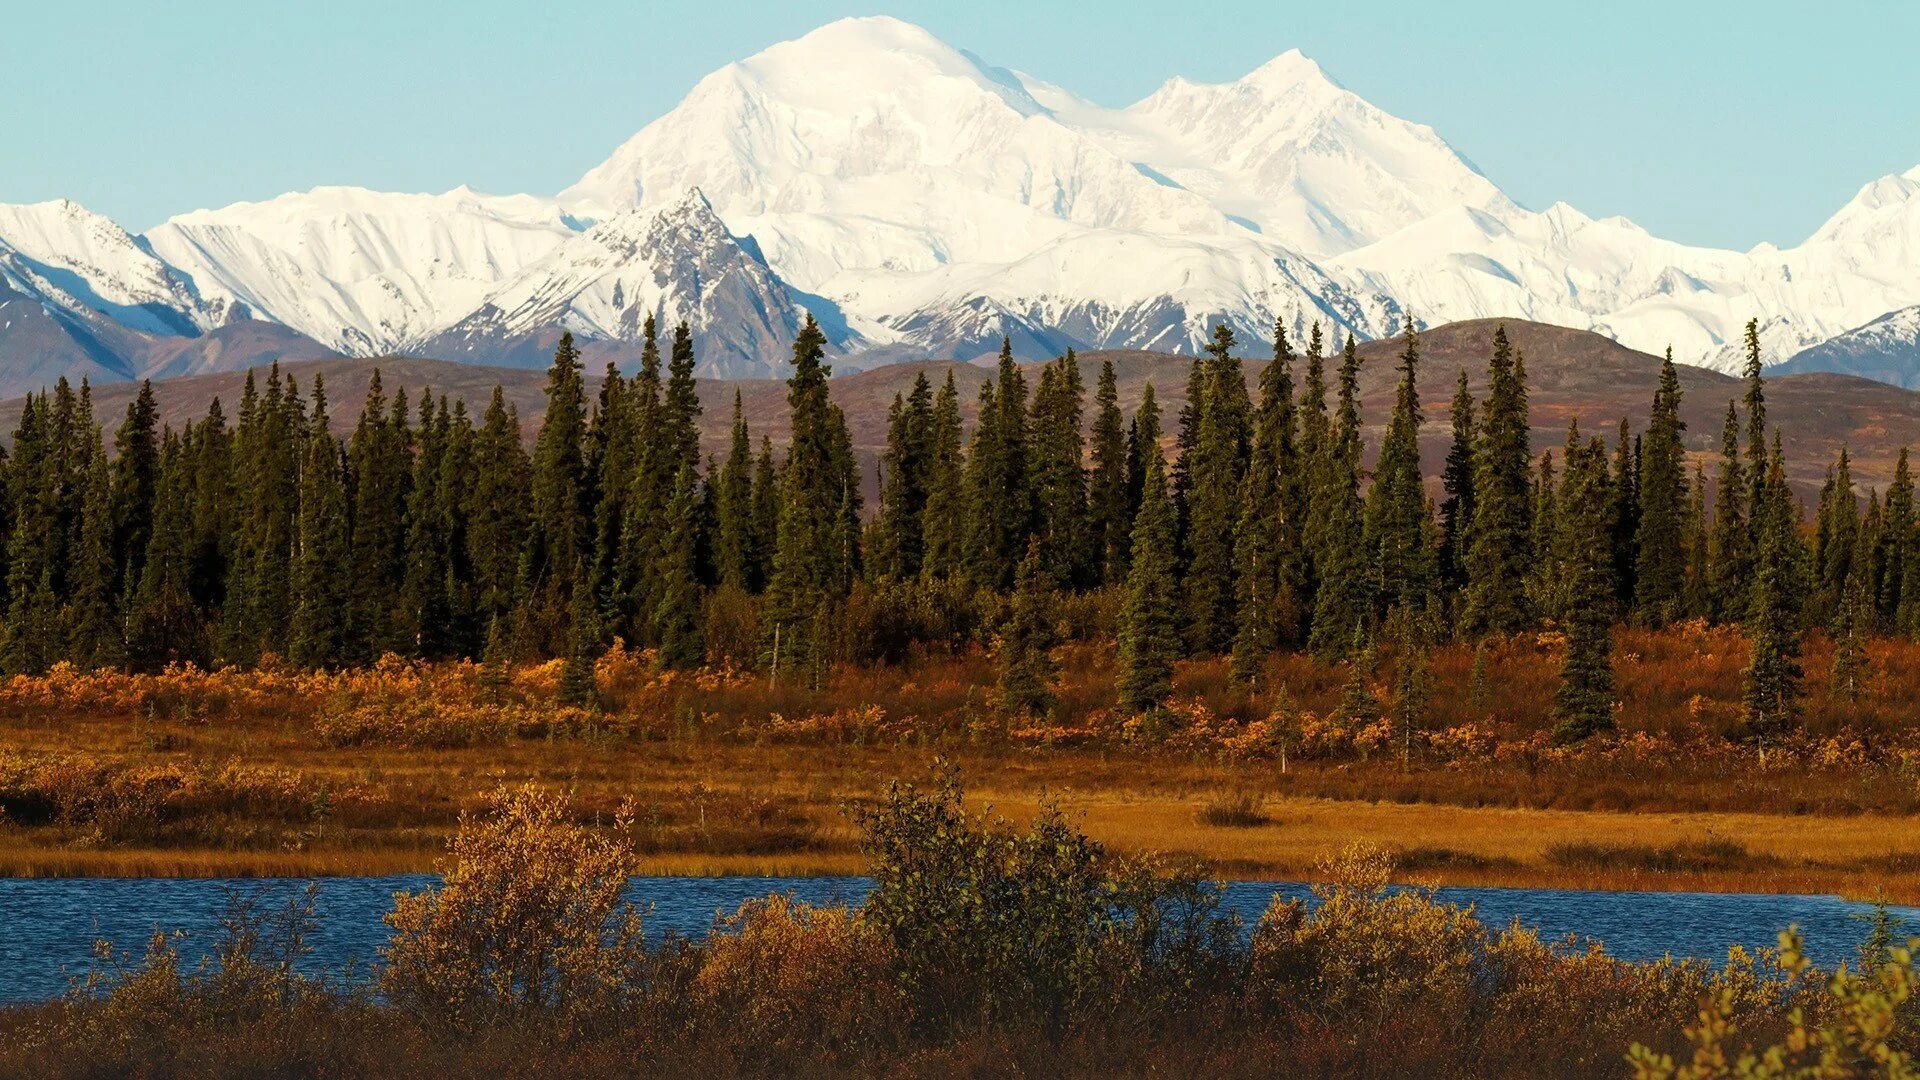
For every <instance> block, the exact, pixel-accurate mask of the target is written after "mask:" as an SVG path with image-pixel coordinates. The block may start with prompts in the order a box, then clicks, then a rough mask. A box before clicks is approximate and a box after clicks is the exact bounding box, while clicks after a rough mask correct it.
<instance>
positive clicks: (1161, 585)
mask: <svg viewBox="0 0 1920 1080" xmlns="http://www.w3.org/2000/svg"><path fill="white" fill-rule="evenodd" d="M1147 401H1148V403H1151V401H1152V399H1151V398H1148V399H1147ZM1146 410H1147V406H1146V405H1144V404H1143V405H1142V406H1141V411H1142V414H1143V416H1146V417H1149V418H1150V417H1151V415H1152V414H1150V413H1148V412H1147V411H1146ZM1141 426H1143V425H1140V424H1139V423H1137V422H1136V428H1139V427H1141ZM1143 444H1144V440H1143ZM1141 454H1142V456H1143V458H1144V463H1143V465H1142V472H1143V474H1144V475H1143V478H1142V481H1141V491H1140V512H1139V513H1138V514H1137V515H1135V517H1134V523H1133V545H1132V546H1133V565H1132V567H1131V568H1130V569H1129V571H1128V573H1127V598H1126V607H1125V609H1124V611H1123V612H1122V615H1121V621H1120V634H1119V642H1118V648H1119V695H1120V705H1121V707H1123V708H1126V709H1131V710H1133V711H1134V712H1146V711H1147V710H1149V709H1154V708H1157V707H1158V706H1159V705H1160V703H1161V702H1162V701H1164V700H1166V697H1167V695H1168V694H1169V693H1171V692H1172V690H1173V662H1174V661H1175V660H1176V659H1178V658H1179V656H1180V653H1181V647H1180V608H1179V596H1178V593H1177V589H1178V581H1177V580H1176V577H1175V570H1176V567H1175V563H1174V547H1173V545H1174V532H1173V528H1174V514H1173V500H1172V498H1171V497H1170V496H1169V494H1168V492H1167V474H1166V465H1165V463H1164V462H1163V460H1162V459H1161V457H1160V449H1159V447H1158V446H1157V445H1152V446H1147V445H1143V447H1142V450H1141Z"/></svg>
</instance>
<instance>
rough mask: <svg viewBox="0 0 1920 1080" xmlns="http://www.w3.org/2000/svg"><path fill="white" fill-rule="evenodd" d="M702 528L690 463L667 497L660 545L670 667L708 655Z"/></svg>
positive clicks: (662, 632) (664, 653)
mask: <svg viewBox="0 0 1920 1080" xmlns="http://www.w3.org/2000/svg"><path fill="white" fill-rule="evenodd" d="M699 528H700V480H699V477H698V476H697V475H696V474H695V473H694V471H693V467H692V466H691V465H689V464H687V463H685V462H682V463H681V465H680V472H679V475H677V476H676V477H674V481H673V497H672V498H671V499H669V500H668V501H667V528H666V534H665V543H664V544H663V545H662V546H661V550H660V566H659V567H658V569H657V570H656V571H655V574H656V576H657V577H658V579H659V581H660V603H659V604H658V605H657V606H656V607H655V608H654V613H653V619H654V630H655V637H656V639H657V640H658V641H659V642H660V663H661V664H663V665H664V666H666V667H670V668H692V667H698V666H699V664H700V661H701V659H702V658H703V656H704V655H705V653H704V648H705V646H704V644H703V641H702V634H701V628H700V610H701V608H700V602H701V590H700V580H699V573H698V571H699V566H698V560H697V558H696V551H697V544H698V541H699Z"/></svg>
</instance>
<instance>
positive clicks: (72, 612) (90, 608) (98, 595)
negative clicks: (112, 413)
mask: <svg viewBox="0 0 1920 1080" xmlns="http://www.w3.org/2000/svg"><path fill="white" fill-rule="evenodd" d="M92 445H93V452H92V453H91V454H90V455H89V456H88V460H87V463H86V471H85V477H86V488H85V491H84V493H83V495H82V502H81V519H80V536H79V544H78V547H77V548H76V549H75V551H74V556H73V572H72V575H71V582H72V585H71V589H72V593H73V595H72V597H71V599H70V600H69V601H68V604H67V618H66V635H65V636H66V639H67V656H68V659H70V660H72V661H73V663H74V665H75V666H76V667H80V668H82V669H86V668H96V667H117V666H119V665H120V664H122V663H124V662H125V660H126V648H125V642H124V640H123V639H122V633H121V619H120V610H121V609H120V600H121V597H120V596H119V595H117V594H116V593H115V591H114V585H113V582H114V579H115V575H116V570H117V566H116V560H115V556H114V536H115V528H114V527H115V524H116V518H118V517H119V515H117V514H116V513H115V511H116V509H117V507H116V506H115V500H114V490H115V488H114V482H113V473H112V471H110V470H109V468H108V466H107V457H106V455H105V454H104V453H102V452H101V450H100V443H99V440H98V438H96V439H95V440H94V441H93V444H92ZM158 456H159V455H158V454H157V453H156V454H155V458H156V461H155V463H154V464H155V466H156V468H155V471H156V472H157V471H158V468H157V467H158V460H157V459H158ZM156 479H157V477H156ZM147 510H148V515H149V516H148V518H147V525H148V530H147V531H148V533H149V534H151V531H152V530H151V524H152V518H151V511H152V506H151V504H149V506H148V507H147ZM141 554H142V556H143V557H144V555H145V552H142V553H141ZM143 561H144V559H143Z"/></svg>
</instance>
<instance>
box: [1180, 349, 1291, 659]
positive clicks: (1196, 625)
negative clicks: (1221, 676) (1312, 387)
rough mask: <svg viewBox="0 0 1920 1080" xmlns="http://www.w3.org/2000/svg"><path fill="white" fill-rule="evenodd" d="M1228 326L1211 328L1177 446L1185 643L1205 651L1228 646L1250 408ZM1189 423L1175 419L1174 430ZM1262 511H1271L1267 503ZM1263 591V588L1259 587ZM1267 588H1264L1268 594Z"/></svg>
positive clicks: (1230, 637)
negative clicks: (1185, 436) (1182, 482)
mask: <svg viewBox="0 0 1920 1080" xmlns="http://www.w3.org/2000/svg"><path fill="white" fill-rule="evenodd" d="M1234 345H1235V342H1234V337H1233V331H1232V330H1231V329H1229V328H1228V327H1227V325H1226V324H1225V323H1221V324H1220V325H1218V326H1216V327H1215V328H1214V332H1213V340H1212V341H1211V342H1210V343H1209V344H1208V345H1207V350H1206V351H1207V356H1206V359H1205V360H1203V361H1201V362H1200V370H1201V374H1200V376H1199V377H1198V379H1197V380H1196V382H1197V385H1198V388H1199V391H1198V392H1199V398H1198V401H1197V402H1196V401H1189V402H1188V413H1189V414H1190V415H1191V417H1192V420H1191V424H1190V427H1191V430H1192V432H1193V434H1192V436H1191V438H1192V446H1191V447H1187V448H1184V453H1185V454H1186V455H1188V456H1189V457H1190V458H1191V460H1190V461H1189V460H1183V466H1184V470H1183V471H1184V474H1185V476H1186V478H1187V490H1186V507H1187V514H1186V533H1185V535H1186V547H1185V550H1186V553H1187V562H1186V567H1185V574H1184V575H1183V576H1182V578H1181V593H1182V595H1183V597H1184V599H1185V601H1186V616H1187V643H1188V647H1189V648H1190V649H1191V650H1192V651H1193V652H1195V653H1197V654H1201V655H1210V654H1214V653H1218V652H1221V651H1223V650H1224V649H1226V648H1227V647H1228V646H1229V645H1231V644H1232V643H1233V637H1234V630H1235V623H1234V553H1235V550H1236V546H1237V543H1238V540H1237V530H1238V528H1239V522H1240V516H1241V506H1240V497H1241V495H1242V494H1244V492H1243V491H1242V484H1243V482H1244V480H1245V477H1246V473H1247V462H1248V455H1249V442H1250V436H1251V430H1250V429H1251V417H1250V413H1251V406H1250V403H1249V402H1248V400H1247V384H1246V379H1245V376H1244V375H1243V374H1242V373H1241V366H1240V360H1239V358H1238V357H1235V356H1234V355H1233V348H1234ZM1188 426H1189V425H1186V424H1183V426H1182V430H1183V431H1185V430H1187V428H1188ZM1267 509H1269V510H1273V509H1277V507H1275V506H1273V505H1271V504H1270V505H1269V506H1268V508H1267ZM1263 591H1269V590H1266V589H1265V588H1264V587H1263ZM1269 592H1270V591H1269Z"/></svg>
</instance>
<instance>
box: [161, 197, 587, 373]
mask: <svg viewBox="0 0 1920 1080" xmlns="http://www.w3.org/2000/svg"><path fill="white" fill-rule="evenodd" d="M574 232H575V226H574V225H573V223H571V222H570V221H569V219H568V218H567V217H566V215H565V214H564V213H562V212H561V210H560V208H559V207H558V206H557V205H556V204H555V203H554V202H553V200H551V199H542V198H537V197H535V196H531V195H513V196H505V197H501V196H491V195H479V194H476V193H475V192H473V191H470V190H468V189H467V188H464V187H459V188H455V189H453V190H452V191H449V192H447V193H446V194H444V195H396V194H389V193H385V192H377V191H368V190H366V189H364V188H348V187H325V188H315V189H314V190H312V191H309V192H305V193H296V194H289V195H282V196H280V197H279V198H275V199H268V200H266V201H265V202H258V203H235V204H234V205H232V206H228V207H226V208H224V209H220V210H196V211H194V212H193V213H190V214H182V215H180V216H178V217H175V218H172V219H171V220H169V221H167V222H166V223H165V224H163V225H161V226H160V227H159V228H157V229H154V230H153V231H152V232H151V233H148V234H147V237H146V239H147V242H148V243H149V244H150V245H151V247H152V250H153V252H154V253H155V254H156V255H158V256H159V257H160V258H162V259H165V260H166V261H167V262H169V263H171V264H172V265H173V266H175V267H178V268H179V269H180V271H181V272H182V273H184V274H185V275H187V276H188V277H189V278H191V279H192V280H193V282H194V284H195V285H196V286H197V287H198V288H199V290H200V292H201V294H202V295H204V296H210V297H215V298H219V299H222V300H225V301H226V302H228V303H230V304H231V303H239V304H245V305H246V306H247V308H248V309H249V310H251V311H252V312H253V313H254V314H255V315H257V316H259V317H261V318H265V319H270V320H272V321H274V322H278V323H282V324H284V325H286V326H290V327H292V328H294V329H295V330H298V331H300V332H301V333H304V334H306V335H307V336H309V337H311V338H313V339H314V340H316V341H319V342H321V343H323V344H325V345H327V346H329V347H331V348H334V349H338V350H340V351H342V352H344V353H348V354H357V355H368V356H370V355H376V354H379V353H383V352H393V351H395V350H398V349H403V348H405V347H407V346H409V345H412V344H414V343H417V342H418V341H420V340H422V339H424V338H425V337H427V336H428V335H430V334H432V333H434V332H435V331H438V330H440V329H442V328H444V327H446V326H448V325H451V324H452V323H454V322H456V321H458V320H459V319H461V318H463V317H465V316H466V315H467V314H469V313H470V312H472V311H473V310H474V309H475V308H477V307H478V306H479V305H480V304H481V303H482V302H483V301H484V300H486V298H487V297H488V296H489V295H490V294H492V293H493V291H494V290H496V289H498V288H500V287H501V286H502V285H503V284H505V283H506V282H508V281H510V280H512V279H513V278H514V277H515V276H516V275H518V274H519V273H520V272H521V271H523V270H525V269H526V268H527V267H528V266H530V265H532V264H533V263H534V262H537V261H538V260H539V259H541V258H542V257H544V256H545V255H546V254H547V253H548V252H550V251H552V250H553V249H554V248H557V247H559V246H560V245H561V244H562V243H564V242H565V241H566V240H567V239H568V238H570V237H572V236H573V235H574Z"/></svg>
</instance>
